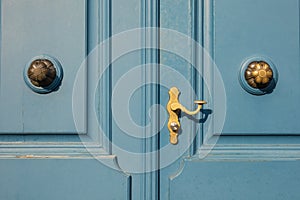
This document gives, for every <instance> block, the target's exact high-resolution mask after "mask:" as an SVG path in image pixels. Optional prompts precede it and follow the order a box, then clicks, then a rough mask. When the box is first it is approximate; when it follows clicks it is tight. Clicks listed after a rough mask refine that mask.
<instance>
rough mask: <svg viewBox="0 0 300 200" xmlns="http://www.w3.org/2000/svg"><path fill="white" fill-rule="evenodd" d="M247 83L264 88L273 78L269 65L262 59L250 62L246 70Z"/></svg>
mask: <svg viewBox="0 0 300 200" xmlns="http://www.w3.org/2000/svg"><path fill="white" fill-rule="evenodd" d="M245 78H246V81H247V83H248V84H249V85H250V86H251V87H253V88H259V89H263V88H266V87H267V86H268V85H269V83H270V82H271V80H272V78H273V71H272V69H271V68H270V65H269V64H268V63H266V62H264V61H254V62H251V63H250V64H249V65H248V67H247V69H246V71H245Z"/></svg>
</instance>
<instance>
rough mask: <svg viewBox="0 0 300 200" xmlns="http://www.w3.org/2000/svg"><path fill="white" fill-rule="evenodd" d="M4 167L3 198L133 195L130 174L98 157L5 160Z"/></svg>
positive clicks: (91, 199)
mask: <svg viewBox="0 0 300 200" xmlns="http://www.w3.org/2000/svg"><path fill="white" fill-rule="evenodd" d="M104 159H106V158H104ZM20 163H22V164H20ZM0 170H1V177H2V178H1V180H0V185H1V194H0V198H1V199H7V200H10V199H13V200H15V199H24V200H25V199H28V200H29V199H32V200H33V199H44V200H52V199H64V200H82V199H88V200H99V199H111V200H113V199H114V200H119V199H128V198H129V194H130V192H129V188H130V185H129V184H130V182H129V176H128V175H126V174H124V173H122V172H119V171H115V170H111V169H110V168H108V167H106V166H104V165H102V164H100V162H98V161H97V160H95V159H66V158H63V157H61V158H58V157H57V158H56V159H37V158H33V159H32V158H31V159H26V158H25V157H24V158H18V159H9V160H4V159H1V160H0ZM5 175H9V176H5Z"/></svg>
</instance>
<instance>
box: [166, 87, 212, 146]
mask: <svg viewBox="0 0 300 200" xmlns="http://www.w3.org/2000/svg"><path fill="white" fill-rule="evenodd" d="M179 95H180V91H179V90H178V88H176V87H172V88H171V89H170V90H169V97H170V98H169V102H168V104H167V110H168V113H169V121H168V129H169V132H170V143H171V144H177V143H178V132H179V130H180V122H179V119H178V115H179V113H180V112H185V113H186V114H188V115H195V114H197V113H198V112H200V110H201V108H202V105H203V104H206V101H200V100H199V101H194V103H195V104H197V105H198V107H197V109H196V110H194V111H189V110H188V109H186V108H185V107H184V106H183V105H181V104H180V103H179V100H178V98H179Z"/></svg>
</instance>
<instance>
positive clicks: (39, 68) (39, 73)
mask: <svg viewBox="0 0 300 200" xmlns="http://www.w3.org/2000/svg"><path fill="white" fill-rule="evenodd" d="M27 76H28V78H29V79H30V82H31V83H32V84H33V85H35V86H37V87H47V86H49V85H51V83H52V82H53V81H54V80H55V77H56V70H55V67H54V66H53V63H52V62H51V61H50V60H47V59H37V60H34V61H33V62H32V63H31V64H30V66H29V68H28V71H27Z"/></svg>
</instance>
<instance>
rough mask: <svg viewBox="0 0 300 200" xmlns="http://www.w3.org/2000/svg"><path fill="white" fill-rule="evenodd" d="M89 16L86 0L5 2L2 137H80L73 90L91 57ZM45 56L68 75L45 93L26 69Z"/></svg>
mask: <svg viewBox="0 0 300 200" xmlns="http://www.w3.org/2000/svg"><path fill="white" fill-rule="evenodd" d="M86 16H87V14H86V1H84V0H76V1H73V0H63V1H60V0H54V1H44V0H42V1H40V0H29V1H18V0H13V1H11V0H3V1H1V20H2V23H1V30H2V34H1V103H0V108H1V114H0V117H1V121H0V127H1V128H0V132H1V133H2V134H8V133H9V134H11V133H13V134H16V133H31V134H34V133H47V134H49V133H50V134H57V133H64V134H65V133H70V134H74V133H77V130H76V128H75V124H74V121H73V114H72V92H73V83H74V80H75V77H76V73H77V71H78V69H79V66H80V65H81V62H82V61H83V59H84V58H85V55H86V19H87V18H86ZM44 54H46V55H50V56H51V57H53V58H55V59H57V60H58V61H59V62H60V63H61V65H62V68H63V71H64V77H63V81H62V84H61V86H60V87H59V89H58V90H57V91H55V92H52V93H51V94H44V95H41V94H38V93H36V92H33V91H32V90H31V89H30V88H29V87H27V86H26V84H25V82H24V78H23V71H24V69H25V66H26V65H27V64H28V62H29V61H30V60H31V59H32V58H33V57H36V56H40V55H44ZM82 76H84V74H83V75H82ZM80 106H81V107H84V106H85V105H80ZM53 124H55V126H53ZM41 127H43V128H42V129H41ZM84 131H85V130H78V132H84Z"/></svg>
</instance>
